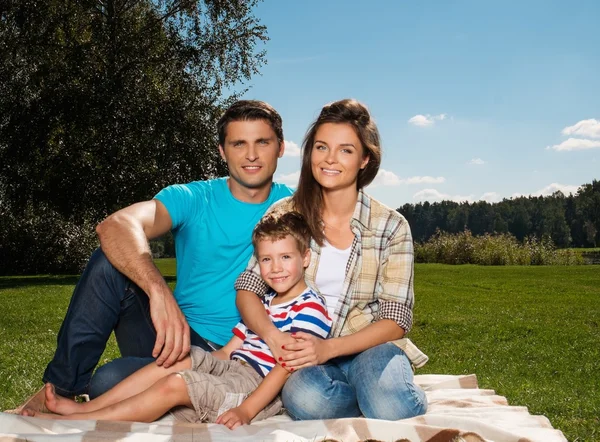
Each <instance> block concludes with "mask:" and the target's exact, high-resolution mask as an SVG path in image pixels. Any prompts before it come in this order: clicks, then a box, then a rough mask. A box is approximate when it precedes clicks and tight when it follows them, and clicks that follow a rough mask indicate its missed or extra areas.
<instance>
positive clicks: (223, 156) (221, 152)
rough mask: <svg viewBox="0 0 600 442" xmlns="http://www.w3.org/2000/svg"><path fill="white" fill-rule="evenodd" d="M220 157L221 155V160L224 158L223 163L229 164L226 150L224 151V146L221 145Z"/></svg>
mask: <svg viewBox="0 0 600 442" xmlns="http://www.w3.org/2000/svg"><path fill="white" fill-rule="evenodd" d="M219 155H221V158H223V161H225V162H227V157H225V150H224V149H223V146H221V145H220V144H219Z"/></svg>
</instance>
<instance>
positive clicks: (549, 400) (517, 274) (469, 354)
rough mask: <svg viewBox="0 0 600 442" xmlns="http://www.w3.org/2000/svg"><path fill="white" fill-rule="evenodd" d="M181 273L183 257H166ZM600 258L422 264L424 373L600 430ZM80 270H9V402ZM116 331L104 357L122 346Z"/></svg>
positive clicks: (4, 305)
mask: <svg viewBox="0 0 600 442" xmlns="http://www.w3.org/2000/svg"><path fill="white" fill-rule="evenodd" d="M157 265H158V266H159V268H160V269H161V270H162V271H163V272H165V273H164V274H166V275H167V276H170V277H169V278H168V280H170V281H171V280H172V277H173V275H174V272H175V266H174V261H173V260H159V261H158V262H157ZM599 274H600V268H599V267H598V266H574V267H549V266H540V267H479V266H449V265H441V264H420V265H417V266H416V270H415V283H416V287H415V292H416V296H417V300H416V301H417V303H416V309H415V326H414V329H413V331H412V332H411V333H410V337H411V339H412V340H413V341H414V342H415V343H416V344H417V345H418V346H419V347H420V348H421V349H422V350H423V351H425V353H427V354H428V355H429V357H430V362H429V363H428V364H427V365H426V366H425V367H424V368H422V369H420V370H419V371H418V373H421V374H424V373H449V374H463V373H464V374H466V373H475V374H477V377H478V379H479V386H480V388H490V389H494V390H496V392H497V393H498V394H500V395H502V396H505V397H506V398H507V399H508V401H509V403H510V404H511V405H523V406H527V407H528V408H529V411H530V413H531V414H542V415H545V416H546V417H548V418H549V419H550V421H551V423H552V425H553V426H554V427H555V428H558V429H560V430H562V431H563V432H564V433H565V436H566V437H567V439H568V440H570V441H580V442H581V441H592V440H599V439H600V430H599V428H600V420H599V416H600V394H599V392H600V329H599V323H600V284H598V282H599V281H600V277H599V276H598V275H599ZM75 282H76V278H75V277H69V276H67V277H64V276H37V277H5V278H0V306H1V308H0V409H5V408H11V407H13V406H15V405H17V404H18V403H19V401H21V400H22V399H23V398H25V397H26V396H27V395H29V394H31V393H32V392H33V391H34V390H35V389H36V388H38V387H39V386H40V385H41V380H40V378H41V375H42V373H43V370H44V368H45V365H46V363H47V361H48V360H49V359H50V358H51V357H52V350H53V348H54V346H55V339H56V333H57V331H58V329H59V327H60V322H61V320H62V318H63V316H64V313H65V310H66V308H67V305H68V300H69V297H70V294H71V292H72V290H73V286H74V284H75ZM117 354H118V352H117V349H116V345H115V343H114V340H111V342H109V346H108V348H107V351H106V352H105V354H104V355H103V358H102V360H103V361H104V360H108V359H109V358H112V357H115V356H117Z"/></svg>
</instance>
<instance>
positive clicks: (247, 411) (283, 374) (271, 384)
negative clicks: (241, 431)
mask: <svg viewBox="0 0 600 442" xmlns="http://www.w3.org/2000/svg"><path fill="white" fill-rule="evenodd" d="M288 376H289V373H288V372H287V370H286V369H284V368H282V367H281V366H279V365H275V367H273V369H272V370H271V371H270V372H269V373H268V374H267V375H266V376H265V378H264V379H263V381H262V382H261V383H260V385H259V386H258V388H257V389H256V390H254V392H253V393H252V394H251V395H250V396H249V397H248V398H247V399H246V400H245V401H244V402H242V403H241V404H240V405H239V406H238V407H235V408H232V409H231V410H228V411H226V412H225V413H223V414H222V415H221V416H219V417H218V418H217V424H223V425H226V426H227V427H228V428H229V429H230V430H233V429H235V428H237V427H239V426H240V425H245V424H249V423H250V421H251V420H252V419H254V417H255V416H256V415H257V414H258V413H260V412H261V410H263V409H265V408H266V406H267V405H269V404H270V403H271V401H272V400H273V399H275V397H276V396H277V395H278V394H279V392H280V391H281V389H282V388H283V385H284V384H285V381H286V380H287V378H288Z"/></svg>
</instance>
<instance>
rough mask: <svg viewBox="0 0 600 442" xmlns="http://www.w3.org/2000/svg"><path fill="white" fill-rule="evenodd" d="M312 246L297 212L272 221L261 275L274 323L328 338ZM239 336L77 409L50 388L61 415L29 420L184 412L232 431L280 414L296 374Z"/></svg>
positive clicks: (257, 243)
mask: <svg viewBox="0 0 600 442" xmlns="http://www.w3.org/2000/svg"><path fill="white" fill-rule="evenodd" d="M309 241H310V232H309V228H308V226H307V225H306V222H305V220H304V218H303V217H302V216H301V215H300V214H298V213H296V212H289V213H286V214H283V215H281V216H279V217H278V218H275V217H273V216H268V217H266V218H264V219H263V220H262V221H261V222H259V223H258V224H257V226H256V227H255V229H254V232H253V234H252V243H253V245H254V253H255V255H256V258H257V260H258V262H259V265H260V274H261V276H262V278H263V279H264V281H265V282H266V283H267V284H268V285H269V286H270V287H271V288H272V289H273V290H272V291H271V292H270V293H268V294H267V295H266V296H265V297H264V299H263V304H264V306H265V309H266V310H267V313H268V314H269V316H270V317H271V320H272V321H273V323H274V324H275V325H276V326H277V328H279V329H280V330H281V331H284V332H291V333H295V332H299V331H302V332H306V333H311V334H313V335H315V336H318V337H321V338H326V337H327V335H328V333H329V330H330V328H331V319H330V318H329V315H328V313H327V307H326V305H325V301H324V300H323V299H322V298H321V296H320V295H318V294H316V293H315V292H314V291H313V290H311V289H310V288H308V287H307V286H306V283H305V282H304V269H305V268H306V267H307V266H308V264H309V261H310V249H309ZM233 333H234V336H233V338H231V340H230V341H229V342H228V343H227V344H226V345H225V346H224V347H223V348H222V349H220V350H218V351H215V352H212V353H208V352H205V351H204V350H202V349H200V348H197V347H192V351H191V353H190V356H188V357H187V358H185V359H184V360H182V361H180V362H177V363H176V364H174V365H173V366H171V367H169V368H164V367H162V366H158V365H156V364H150V365H148V366H146V367H144V368H142V369H141V370H139V371H137V372H135V373H134V374H133V375H131V376H129V377H128V378H126V379H125V380H123V381H122V382H121V383H119V384H117V385H116V386H115V387H114V388H113V389H111V390H109V391H108V392H106V393H105V394H103V395H101V396H99V397H98V398H96V399H94V400H92V401H90V402H86V403H76V402H73V401H71V400H69V399H67V398H64V397H62V396H59V395H57V394H55V392H54V388H53V386H52V385H51V384H46V390H45V393H46V407H47V408H48V409H49V410H50V411H52V412H53V413H57V414H44V413H40V412H36V411H32V410H27V409H25V410H23V412H22V414H23V415H26V416H36V417H42V418H50V419H98V420H125V421H142V422H152V421H154V420H156V419H158V418H159V417H161V416H162V415H164V414H165V413H167V412H168V411H169V410H171V409H173V408H175V407H177V408H176V409H175V410H173V412H172V413H173V415H174V416H175V418H177V419H180V420H187V421H191V422H216V423H220V424H224V425H226V426H227V427H229V428H230V429H234V428H236V427H238V426H239V425H242V424H248V423H250V421H252V420H253V419H254V420H260V419H266V418H267V417H270V416H273V415H275V414H277V413H278V412H279V411H280V410H281V408H282V405H281V401H280V400H279V398H278V394H279V392H280V391H281V389H282V388H283V385H284V383H285V381H286V379H287V377H288V375H289V373H288V371H287V370H286V369H285V368H283V367H282V366H280V365H278V364H276V361H275V359H274V358H273V354H272V353H271V351H270V350H269V347H268V346H267V345H266V343H265V342H264V341H262V340H261V339H260V338H259V337H258V336H257V335H256V334H254V333H253V332H252V331H251V330H249V329H247V328H246V326H245V325H244V324H243V323H242V322H240V323H239V324H238V325H237V326H236V327H235V328H234V329H233ZM180 406H183V407H180ZM192 410H193V411H192Z"/></svg>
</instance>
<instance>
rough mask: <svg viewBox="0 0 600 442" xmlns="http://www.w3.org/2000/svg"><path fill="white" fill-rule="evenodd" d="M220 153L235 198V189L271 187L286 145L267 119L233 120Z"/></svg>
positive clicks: (227, 129)
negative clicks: (278, 161) (227, 168)
mask: <svg viewBox="0 0 600 442" xmlns="http://www.w3.org/2000/svg"><path fill="white" fill-rule="evenodd" d="M219 152H220V153H221V157H222V158H223V159H224V160H225V162H226V163H227V167H229V175H230V176H231V178H232V180H230V186H231V192H232V193H233V194H234V196H236V192H235V190H236V189H240V188H245V189H257V190H258V189H262V188H264V187H266V186H269V187H270V186H271V182H272V180H273V174H274V173H275V169H276V168H277V159H278V158H281V156H282V155H283V142H282V143H280V142H279V141H278V140H277V135H275V132H274V131H273V129H272V128H271V126H270V125H269V123H267V122H266V121H264V120H253V121H232V122H231V123H229V124H228V125H227V127H226V129H225V145H224V146H219ZM240 190H244V189H240Z"/></svg>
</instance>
